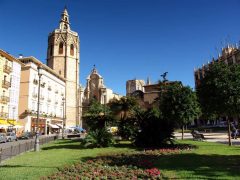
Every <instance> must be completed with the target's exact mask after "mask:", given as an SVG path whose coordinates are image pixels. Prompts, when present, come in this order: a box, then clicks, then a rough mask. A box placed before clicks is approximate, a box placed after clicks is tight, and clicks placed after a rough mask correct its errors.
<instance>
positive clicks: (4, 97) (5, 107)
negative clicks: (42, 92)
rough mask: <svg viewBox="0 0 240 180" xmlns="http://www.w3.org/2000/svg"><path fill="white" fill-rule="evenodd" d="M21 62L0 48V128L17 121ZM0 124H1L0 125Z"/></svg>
mask: <svg viewBox="0 0 240 180" xmlns="http://www.w3.org/2000/svg"><path fill="white" fill-rule="evenodd" d="M21 66H22V63H21V62H20V61H19V60H17V59H16V58H15V57H13V56H12V55H10V54H8V53H7V52H5V51H3V50H0V82H1V83H2V85H1V86H0V94H1V96H0V129H1V127H2V128H3V129H6V128H9V127H12V128H13V127H14V126H15V125H17V123H16V122H17V121H18V105H19V89H20V74H21ZM1 124H2V126H1Z"/></svg>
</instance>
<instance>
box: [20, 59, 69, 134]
mask: <svg viewBox="0 0 240 180" xmlns="http://www.w3.org/2000/svg"><path fill="white" fill-rule="evenodd" d="M19 60H20V61H21V62H22V63H24V66H23V67H22V70H21V83H20V87H21V88H20V98H19V100H20V104H19V118H20V120H19V121H21V123H22V124H23V125H24V127H25V129H24V130H25V131H31V132H34V131H36V127H37V112H38V111H37V107H38V96H39V114H40V118H39V129H40V132H41V133H43V134H49V133H53V132H56V131H58V132H59V130H60V129H61V128H62V127H63V123H64V109H65V93H66V92H65V86H66V84H65V83H66V80H65V79H64V78H63V77H62V76H60V75H59V74H57V73H56V72H55V71H53V70H52V69H51V68H49V67H48V66H46V65H45V64H43V63H42V62H41V61H39V60H38V59H36V58H34V57H24V58H20V59H19ZM38 67H40V68H41V75H40V80H39V71H38ZM39 86H40V92H39V93H38V88H39Z"/></svg>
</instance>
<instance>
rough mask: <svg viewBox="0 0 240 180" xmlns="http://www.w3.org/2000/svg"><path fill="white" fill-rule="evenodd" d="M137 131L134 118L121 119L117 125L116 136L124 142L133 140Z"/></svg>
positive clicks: (136, 123) (137, 127)
mask: <svg viewBox="0 0 240 180" xmlns="http://www.w3.org/2000/svg"><path fill="white" fill-rule="evenodd" d="M138 130H139V126H138V121H137V119H136V118H127V119H123V120H121V121H120V122H119V124H118V135H120V136H121V137H122V138H123V139H125V140H134V139H135V137H136V134H137V132H138Z"/></svg>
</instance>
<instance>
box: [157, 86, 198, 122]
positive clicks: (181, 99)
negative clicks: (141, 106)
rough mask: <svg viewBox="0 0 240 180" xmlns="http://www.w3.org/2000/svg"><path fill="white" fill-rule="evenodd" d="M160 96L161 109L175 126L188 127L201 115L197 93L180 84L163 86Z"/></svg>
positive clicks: (164, 115)
mask: <svg viewBox="0 0 240 180" xmlns="http://www.w3.org/2000/svg"><path fill="white" fill-rule="evenodd" d="M163 87H164V89H162V91H161V94H160V109H161V111H162V113H163V117H164V118H165V119H169V120H171V121H172V123H174V124H175V125H180V126H183V125H186V124H188V123H190V122H192V121H193V120H194V119H195V118H197V117H199V115H200V112H201V110H200V105H199V103H198V100H197V96H196V93H195V92H193V90H192V89H191V88H190V87H188V86H182V85H181V84H180V83H174V84H169V85H166V86H163Z"/></svg>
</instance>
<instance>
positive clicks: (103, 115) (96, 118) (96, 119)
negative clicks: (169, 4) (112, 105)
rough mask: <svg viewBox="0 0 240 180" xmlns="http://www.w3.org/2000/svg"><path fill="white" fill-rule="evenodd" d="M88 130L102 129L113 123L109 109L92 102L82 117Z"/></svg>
mask: <svg viewBox="0 0 240 180" xmlns="http://www.w3.org/2000/svg"><path fill="white" fill-rule="evenodd" d="M83 120H84V121H85V122H86V124H87V126H88V128H89V130H94V131H95V130H96V129H101V128H104V127H105V125H106V124H108V123H111V122H112V121H113V117H112V114H111V111H110V109H109V107H107V106H104V105H102V104H100V103H99V102H98V101H96V100H93V101H92V102H91V104H90V107H89V109H88V111H87V112H86V114H85V115H84V116H83Z"/></svg>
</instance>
